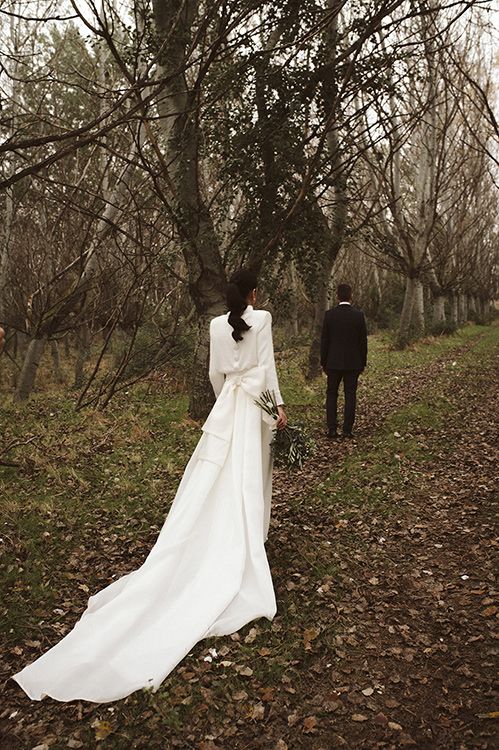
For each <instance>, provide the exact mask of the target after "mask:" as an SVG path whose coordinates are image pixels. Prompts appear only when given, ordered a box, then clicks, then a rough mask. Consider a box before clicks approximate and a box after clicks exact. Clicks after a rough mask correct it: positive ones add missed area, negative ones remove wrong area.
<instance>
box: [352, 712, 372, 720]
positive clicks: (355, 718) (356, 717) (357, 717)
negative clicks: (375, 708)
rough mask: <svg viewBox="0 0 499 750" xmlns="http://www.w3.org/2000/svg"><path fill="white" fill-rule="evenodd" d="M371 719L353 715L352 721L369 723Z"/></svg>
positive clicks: (361, 715)
mask: <svg viewBox="0 0 499 750" xmlns="http://www.w3.org/2000/svg"><path fill="white" fill-rule="evenodd" d="M368 720H369V717H368V716H366V715H365V714H352V721H368Z"/></svg>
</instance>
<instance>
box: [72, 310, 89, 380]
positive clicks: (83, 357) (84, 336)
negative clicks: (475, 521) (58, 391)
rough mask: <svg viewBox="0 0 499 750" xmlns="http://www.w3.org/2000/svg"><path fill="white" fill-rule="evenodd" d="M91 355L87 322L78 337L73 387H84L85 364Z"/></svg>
mask: <svg viewBox="0 0 499 750" xmlns="http://www.w3.org/2000/svg"><path fill="white" fill-rule="evenodd" d="M89 356H90V328H89V326H88V324H87V323H85V324H84V325H83V326H82V327H81V328H80V330H79V331H78V334H77V338H76V361H75V379H74V384H73V387H74V388H77V389H80V388H83V383H84V382H85V364H86V362H87V361H88V358H89Z"/></svg>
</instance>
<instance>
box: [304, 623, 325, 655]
mask: <svg viewBox="0 0 499 750" xmlns="http://www.w3.org/2000/svg"><path fill="white" fill-rule="evenodd" d="M320 632H321V631H320V630H319V628H307V629H306V630H304V631H303V645H304V646H305V651H310V650H311V649H312V641H315V639H316V638H317V636H318V635H319V634H320Z"/></svg>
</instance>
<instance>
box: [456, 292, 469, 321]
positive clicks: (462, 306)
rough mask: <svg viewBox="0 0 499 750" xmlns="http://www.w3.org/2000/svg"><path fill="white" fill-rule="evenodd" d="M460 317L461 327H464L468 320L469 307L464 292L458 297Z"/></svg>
mask: <svg viewBox="0 0 499 750" xmlns="http://www.w3.org/2000/svg"><path fill="white" fill-rule="evenodd" d="M458 317H459V325H460V326H464V325H465V324H466V322H467V320H468V307H467V304H466V295H465V294H464V293H463V292H459V295H458Z"/></svg>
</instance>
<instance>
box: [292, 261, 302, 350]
mask: <svg viewBox="0 0 499 750" xmlns="http://www.w3.org/2000/svg"><path fill="white" fill-rule="evenodd" d="M290 272H291V289H292V291H293V300H292V303H291V326H292V329H293V334H294V335H295V336H298V335H299V333H300V322H299V317H298V275H297V273H296V265H295V263H294V261H292V262H291V266H290Z"/></svg>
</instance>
